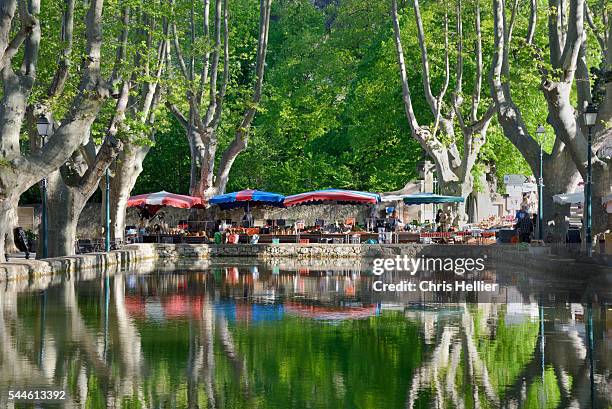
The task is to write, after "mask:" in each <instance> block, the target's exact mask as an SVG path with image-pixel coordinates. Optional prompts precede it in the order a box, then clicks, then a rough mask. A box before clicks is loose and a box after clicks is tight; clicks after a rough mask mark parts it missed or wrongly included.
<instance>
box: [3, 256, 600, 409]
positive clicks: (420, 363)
mask: <svg viewBox="0 0 612 409" xmlns="http://www.w3.org/2000/svg"><path fill="white" fill-rule="evenodd" d="M364 281H367V277H365V276H364V277H362V276H361V275H360V273H359V271H344V272H337V271H336V272H333V273H328V272H316V271H311V270H308V269H298V270H296V271H288V272H283V271H281V272H280V274H272V273H271V272H269V271H266V270H265V269H261V268H252V267H251V268H248V267H242V266H235V267H227V266H223V267H218V268H212V269H210V270H206V271H202V272H194V273H184V274H183V273H163V274H162V273H160V274H149V275H141V276H138V275H132V274H123V275H121V274H120V275H115V276H113V277H104V276H102V277H99V278H97V279H94V280H90V281H76V280H75V279H74V278H70V277H67V278H66V279H65V280H64V281H63V283H61V284H58V285H53V286H49V287H48V288H46V289H44V291H43V292H42V293H40V292H36V291H16V290H13V289H11V288H10V287H7V288H4V289H2V290H0V390H2V391H3V393H2V394H0V406H2V407H5V406H7V405H8V402H7V394H6V393H4V391H8V390H9V389H12V390H18V389H25V388H29V389H32V388H38V389H52V390H66V392H67V397H68V401H67V402H64V403H65V404H66V405H67V406H68V407H92V408H98V407H100V408H102V407H130V408H131V407H143V408H149V407H150V408H154V407H155V408H158V407H164V408H165V407H179V408H182V407H185V408H186V407H189V408H195V407H199V408H203V407H210V408H229V407H231V408H241V407H244V408H252V407H262V408H290V407H299V408H304V407H312V408H318V407H320V408H324V407H333V408H336V407H365V408H369V407H371V408H387V407H388V408H396V407H408V408H413V407H414V408H418V407H432V406H433V407H457V408H475V407H481V408H486V407H507V408H514V407H516V408H519V407H525V408H532V407H533V408H536V407H537V408H555V407H608V406H609V405H610V404H612V402H611V401H610V400H609V396H610V391H609V386H608V385H609V379H610V345H609V344H606V343H605V341H604V340H605V339H606V337H607V336H609V331H610V329H609V328H608V327H607V325H609V324H607V317H606V308H605V307H602V306H600V305H586V304H585V305H582V304H560V305H551V306H543V305H538V304H537V303H534V302H533V298H529V299H525V300H524V301H525V303H524V304H519V303H515V304H501V303H487V304H467V303H459V304H457V303H455V304H435V303H429V304H414V303H406V302H404V303H402V302H399V303H395V304H394V305H391V304H379V303H375V302H373V301H372V297H371V294H369V292H368V286H367V285H366V284H364ZM523 292H524V291H523ZM517 293H520V291H517ZM388 307H393V308H388Z"/></svg>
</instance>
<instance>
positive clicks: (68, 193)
mask: <svg viewBox="0 0 612 409" xmlns="http://www.w3.org/2000/svg"><path fill="white" fill-rule="evenodd" d="M47 186H48V187H47V217H48V219H47V223H48V224H47V229H48V256H49V257H63V256H71V255H74V254H75V248H76V247H75V245H76V240H77V224H78V222H79V216H80V215H81V212H82V211H83V208H84V207H85V203H86V199H85V198H84V197H83V196H82V195H81V194H80V193H79V192H78V190H77V189H75V188H71V187H69V186H67V185H66V183H64V181H63V180H62V176H61V175H60V172H59V171H56V172H53V173H52V174H51V175H50V176H49V178H48V185H47ZM41 228H42V225H41ZM39 237H42V232H41V233H40V234H39ZM39 242H40V240H39ZM39 248H41V244H40V243H39ZM40 254H42V253H40Z"/></svg>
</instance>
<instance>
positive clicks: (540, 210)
mask: <svg viewBox="0 0 612 409" xmlns="http://www.w3.org/2000/svg"><path fill="white" fill-rule="evenodd" d="M545 133H546V129H545V128H544V127H543V126H542V125H541V124H540V125H538V128H537V129H536V135H537V136H538V141H539V142H540V178H539V179H538V195H539V197H538V239H539V240H543V237H544V229H543V223H544V205H543V200H544V193H543V192H544V166H543V164H544V158H543V157H544V150H543V145H544V134H545Z"/></svg>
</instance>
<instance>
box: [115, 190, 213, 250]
mask: <svg viewBox="0 0 612 409" xmlns="http://www.w3.org/2000/svg"><path fill="white" fill-rule="evenodd" d="M205 204H206V203H205V201H203V200H202V199H201V198H199V197H193V196H187V195H179V194H176V193H169V192H166V191H161V192H155V193H145V194H141V195H137V196H132V197H130V198H129V199H128V203H127V206H128V207H136V208H139V209H140V219H141V223H140V225H139V226H138V228H137V229H130V231H128V233H129V234H128V235H129V236H131V239H133V240H137V241H140V242H142V243H181V242H183V241H185V240H184V238H185V237H187V236H190V237H192V238H193V239H194V240H196V242H207V241H208V239H207V237H206V235H205V234H204V233H202V234H200V232H190V231H189V229H188V221H185V222H184V223H180V224H179V225H177V226H168V225H167V223H166V222H165V220H164V217H163V214H161V213H160V212H159V211H160V210H161V209H162V208H163V207H176V208H180V209H193V208H204V206H205Z"/></svg>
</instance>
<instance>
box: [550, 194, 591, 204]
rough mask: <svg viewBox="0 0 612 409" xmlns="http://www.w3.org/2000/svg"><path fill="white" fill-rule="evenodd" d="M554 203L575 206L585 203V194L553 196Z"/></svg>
mask: <svg viewBox="0 0 612 409" xmlns="http://www.w3.org/2000/svg"><path fill="white" fill-rule="evenodd" d="M553 202H555V203H559V204H575V203H582V202H584V192H583V191H579V192H574V193H559V194H558V195H554V196H553Z"/></svg>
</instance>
